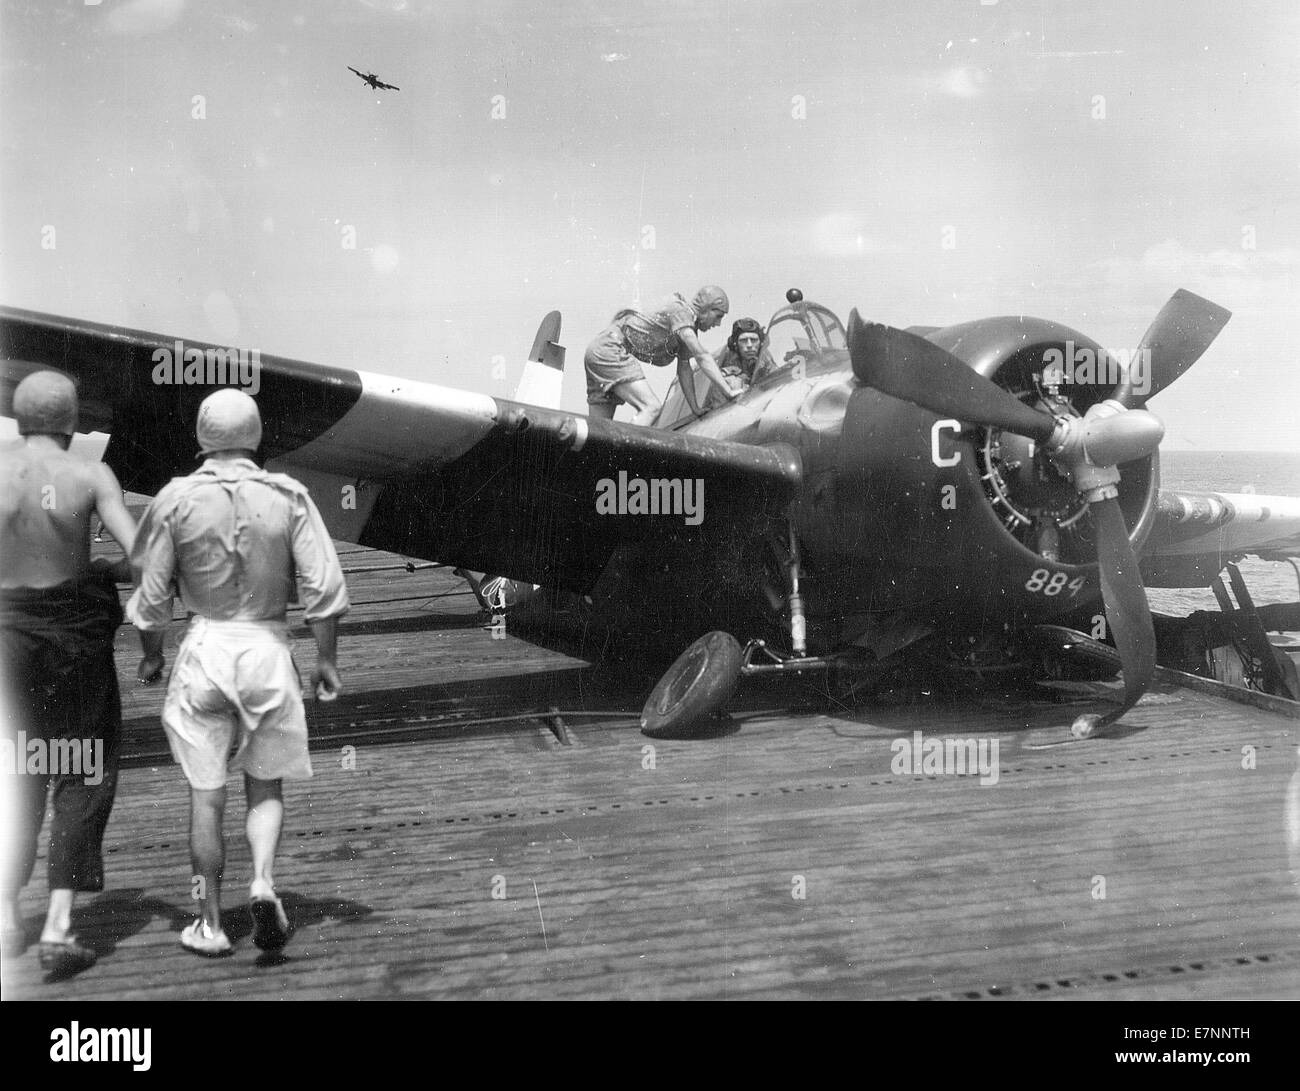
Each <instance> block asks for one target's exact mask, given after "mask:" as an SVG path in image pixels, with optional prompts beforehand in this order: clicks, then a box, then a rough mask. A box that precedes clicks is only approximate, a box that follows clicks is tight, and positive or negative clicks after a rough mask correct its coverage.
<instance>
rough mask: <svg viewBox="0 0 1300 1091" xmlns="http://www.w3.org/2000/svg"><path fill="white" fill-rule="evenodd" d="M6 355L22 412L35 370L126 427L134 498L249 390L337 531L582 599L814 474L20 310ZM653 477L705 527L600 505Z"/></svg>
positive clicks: (746, 523) (783, 457) (95, 419)
mask: <svg viewBox="0 0 1300 1091" xmlns="http://www.w3.org/2000/svg"><path fill="white" fill-rule="evenodd" d="M0 357H2V358H3V360H4V365H3V369H4V370H3V385H2V386H0V411H3V413H4V414H5V415H6V416H11V415H12V396H13V388H14V386H15V385H17V383H18V382H19V381H20V380H21V379H22V378H23V376H25V375H26V374H28V373H30V372H31V371H33V370H37V369H39V368H47V367H48V368H55V369H57V370H60V371H63V372H65V373H66V374H68V375H70V376H71V377H72V378H73V380H74V381H75V382H76V383H77V385H78V391H79V396H80V415H81V419H80V429H81V430H82V431H91V430H95V431H102V432H109V433H111V439H110V441H109V444H108V449H107V451H106V452H105V455H104V458H105V461H106V462H107V463H108V464H109V465H110V466H111V467H112V468H113V470H114V472H115V473H116V474H117V475H118V477H119V479H120V480H121V482H122V485H123V487H124V488H126V489H130V490H133V491H135V492H141V493H146V494H153V493H155V492H157V490H158V489H159V488H161V487H162V485H164V484H165V483H166V482H167V481H168V480H169V479H170V478H172V477H174V476H179V475H182V474H186V473H189V472H190V471H191V470H193V469H194V467H195V465H196V462H195V454H196V443H195V441H194V421H195V418H196V415H197V411H198V406H199V403H200V402H201V401H202V400H203V398H204V397H206V396H207V395H208V394H209V393H211V392H212V390H213V389H215V388H217V387H220V386H223V385H235V386H240V387H242V388H243V389H245V390H247V391H248V392H249V393H251V394H254V396H255V397H256V400H257V403H258V407H259V409H260V410H261V414H262V424H263V437H262V448H261V450H260V452H259V457H260V458H261V459H262V461H263V462H264V464H265V465H266V466H267V468H268V469H271V470H278V471H282V472H285V473H288V474H291V475H292V476H294V477H297V478H298V479H299V480H301V481H302V482H303V483H304V484H306V485H307V486H308V488H309V489H310V490H311V492H312V495H313V498H314V499H315V500H316V503H317V506H318V507H319V508H320V510H321V514H322V516H323V517H324V519H325V522H326V525H327V526H328V527H329V529H330V533H331V534H332V535H333V536H334V537H336V538H339V539H341V540H343V541H349V542H357V543H359V544H362V545H367V546H373V547H375V548H378V549H384V550H389V551H392V552H395V553H401V554H405V555H407V556H411V557H420V558H425V559H429V560H436V561H442V562H445V563H449V564H455V565H459V566H462V567H465V568H472V569H476V570H479V571H486V572H494V573H499V574H501V575H505V576H509V577H511V578H514V579H519V580H525V581H528V582H531V583H541V584H546V585H548V586H552V587H559V588H561V589H566V590H572V591H585V590H586V589H588V588H589V587H590V585H591V584H592V583H594V581H595V579H596V577H597V576H599V574H600V572H601V571H602V570H603V568H604V567H605V565H606V563H607V562H608V561H609V559H610V557H611V556H612V555H613V553H614V551H615V549H617V548H618V547H619V546H620V545H621V544H622V543H624V542H626V541H635V542H636V543H638V545H639V546H641V547H644V546H646V545H647V544H650V545H651V546H653V544H654V543H655V541H656V539H658V538H662V540H663V541H664V543H665V548H666V549H667V548H669V547H672V548H675V549H677V550H681V549H683V548H685V549H688V550H694V549H699V550H700V551H701V552H702V553H704V555H709V554H708V553H707V550H708V549H709V548H710V542H715V541H716V540H717V538H718V536H719V535H722V534H729V535H731V536H732V537H735V536H737V535H745V536H749V537H751V538H752V537H754V536H755V535H757V534H758V533H760V532H761V527H762V526H763V524H764V523H765V521H767V520H768V519H773V520H774V519H776V518H778V517H780V516H781V515H783V514H784V512H785V510H786V509H787V507H788V505H789V503H790V501H791V500H792V499H793V497H794V495H795V492H796V489H797V486H798V483H799V480H800V474H801V470H800V467H799V462H798V456H797V455H796V454H795V452H794V451H793V450H792V449H790V448H788V447H784V446H780V445H778V446H773V447H759V446H752V445H747V444H742V443H733V442H727V441H722V440H710V439H705V438H702V437H697V436H688V435H682V434H680V433H674V432H665V431H661V430H658V429H653V428H641V427H636V426H633V425H627V424H619V423H615V422H613V421H603V420H591V419H588V418H587V417H584V416H581V415H575V414H571V413H565V412H562V411H558V410H553V409H544V408H539V407H534V406H528V405H524V404H521V403H517V402H510V401H506V400H504V399H500V398H493V397H490V396H488V395H485V394H475V393H471V392H467V391H462V390H454V389H451V388H449V387H443V386H435V385H433V384H431V383H424V382H419V381H416V380H411V379H398V378H392V377H388V376H384V375H380V374H374V373H369V372H364V371H353V370H349V369H345V368H337V367H325V366H318V365H313V364H308V363H304V362H301V361H297V360H291V359H286V358H284V357H279V356H273V355H269V354H265V353H253V352H251V351H242V352H237V351H236V350H233V349H229V348H226V347H223V346H217V345H212V344H209V343H206V342H199V341H192V340H188V339H183V340H182V339H178V338H173V337H166V336H163V335H160V334H153V333H145V332H141V331H138V330H128V329H122V328H119V327H114V326H104V325H99V324H96V323H91V322H84V321H80V320H76V319H69V318H59V317H55V316H51V315H45V314H39V313H36V312H32V311H23V310H17V309H13V308H0ZM178 361H179V362H178ZM254 365H255V366H254ZM638 479H639V480H643V481H646V482H647V483H648V485H649V486H650V487H651V489H652V490H653V488H655V486H654V484H653V483H654V482H665V483H668V484H667V485H666V486H665V487H663V488H661V489H660V491H659V493H658V494H657V497H656V499H658V500H660V501H661V503H660V504H659V506H660V507H661V508H668V507H671V506H672V500H673V498H674V493H673V492H672V490H671V483H672V482H674V481H676V482H680V483H682V484H683V485H684V484H685V483H686V482H692V483H695V482H699V483H702V484H701V485H700V486H699V489H702V492H698V491H697V493H696V495H697V498H698V499H702V504H697V507H698V511H697V512H696V513H695V514H697V515H698V516H699V517H700V518H698V519H695V518H694V517H693V516H692V515H691V514H690V513H687V512H685V510H684V508H683V509H682V510H678V511H677V512H676V513H664V512H663V511H661V512H660V514H654V515H651V514H629V513H627V511H628V509H629V508H633V509H634V508H635V504H636V502H635V501H633V503H632V504H627V503H624V504H623V505H622V509H621V510H622V511H623V512H624V513H623V514H617V513H616V514H609V513H604V512H602V511H598V510H597V504H596V497H597V494H598V492H599V493H601V494H602V495H604V496H605V497H606V498H608V497H609V496H610V495H611V489H612V491H613V494H614V495H616V496H621V497H623V498H624V499H626V498H627V497H628V496H629V495H631V494H630V492H629V489H628V487H627V486H628V485H630V486H631V488H632V491H633V492H635V491H637V490H636V486H635V484H634V482H635V481H636V480H638ZM641 495H642V496H644V495H645V493H644V492H642V494H641ZM675 496H676V497H682V496H683V493H682V492H681V491H680V489H679V491H677V492H676V493H675ZM688 519H691V520H692V521H691V522H688V521H687V520H688Z"/></svg>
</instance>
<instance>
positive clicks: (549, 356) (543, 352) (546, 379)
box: [515, 311, 564, 409]
mask: <svg viewBox="0 0 1300 1091" xmlns="http://www.w3.org/2000/svg"><path fill="white" fill-rule="evenodd" d="M559 340H560V312H559V311H552V312H551V313H550V314H548V315H547V316H546V317H545V318H543V319H542V324H541V325H540V326H538V327H537V336H536V337H535V338H533V351H532V352H530V353H529V354H528V361H527V363H525V364H524V373H523V375H522V376H521V377H520V379H519V386H518V388H517V389H516V390H515V401H517V402H523V403H524V404H526V405H539V406H541V407H542V408H543V409H559V408H560V388H561V384H562V383H563V381H564V346H563V345H561V344H560V343H559Z"/></svg>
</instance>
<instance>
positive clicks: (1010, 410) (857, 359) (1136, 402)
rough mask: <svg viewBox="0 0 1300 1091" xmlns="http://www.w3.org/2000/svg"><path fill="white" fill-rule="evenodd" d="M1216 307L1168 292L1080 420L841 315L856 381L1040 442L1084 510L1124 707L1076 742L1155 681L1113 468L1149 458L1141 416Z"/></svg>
mask: <svg viewBox="0 0 1300 1091" xmlns="http://www.w3.org/2000/svg"><path fill="white" fill-rule="evenodd" d="M1229 317H1230V314H1229V312H1228V311H1226V310H1224V308H1222V307H1220V306H1218V305H1217V304H1214V303H1211V302H1210V301H1209V300H1206V299H1202V298H1201V297H1200V296H1197V295H1194V294H1192V293H1191V292H1188V291H1185V290H1181V289H1180V290H1179V291H1177V292H1175V293H1174V295H1173V297H1172V298H1171V299H1170V300H1169V302H1168V303H1166V304H1165V305H1164V307H1162V308H1161V310H1160V313H1159V314H1157V315H1156V318H1155V321H1153V322H1152V323H1151V326H1150V328H1149V329H1148V330H1147V332H1146V334H1145V335H1144V336H1143V338H1142V343H1141V345H1140V346H1139V348H1138V350H1137V354H1136V355H1135V356H1134V358H1133V360H1134V361H1135V364H1131V365H1130V368H1129V370H1128V374H1127V375H1126V376H1125V377H1124V378H1123V380H1122V381H1121V382H1120V384H1119V386H1118V387H1117V388H1116V389H1115V392H1114V394H1113V396H1112V398H1110V399H1108V400H1106V401H1104V402H1100V403H1098V404H1096V405H1094V406H1092V407H1091V408H1090V409H1089V410H1088V412H1087V413H1086V414H1085V415H1084V416H1082V417H1079V416H1061V417H1055V416H1053V415H1052V414H1050V413H1046V412H1043V411H1042V410H1040V409H1036V408H1034V407H1033V406H1029V405H1026V404H1025V403H1024V402H1022V401H1021V400H1020V399H1019V398H1017V397H1016V396H1015V395H1013V394H1010V393H1008V392H1007V391H1005V390H1003V389H1002V388H1001V387H1000V386H998V385H997V384H996V383H994V382H992V381H990V380H989V379H986V378H985V377H984V376H982V375H980V374H979V373H978V372H976V371H974V370H973V369H971V368H970V367H968V366H967V365H966V364H965V363H964V362H963V361H961V360H960V359H958V358H957V357H956V356H953V355H952V354H951V353H949V352H948V351H947V350H945V349H943V348H940V347H939V346H938V345H936V344H934V343H933V342H931V341H927V340H926V339H925V338H923V337H919V336H917V335H916V334H911V333H907V332H905V331H903V330H898V329H893V328H891V327H888V326H881V325H877V324H875V323H866V322H863V321H862V319H861V318H860V317H859V315H858V312H857V311H854V312H853V313H852V315H850V317H849V353H850V357H851V359H852V361H853V373H854V375H855V376H856V377H857V379H858V381H859V382H861V383H863V384H864V385H866V386H869V387H872V388H873V389H875V390H879V391H880V392H881V393H883V394H888V395H890V396H891V397H895V398H899V399H901V400H903V401H907V402H911V403H912V404H914V405H917V406H920V407H921V408H922V409H926V410H929V411H930V412H932V413H938V414H941V415H944V416H948V417H954V418H956V419H958V420H961V421H965V422H967V423H970V424H978V425H984V426H986V427H990V428H998V429H1001V430H1003V431H1006V432H1012V433H1015V434H1017V435H1022V436H1027V437H1029V438H1031V439H1033V440H1036V441H1038V442H1039V443H1040V444H1043V445H1044V447H1045V450H1046V451H1047V453H1048V456H1049V457H1050V458H1051V459H1052V461H1053V462H1054V463H1055V464H1056V465H1057V467H1058V468H1059V469H1060V470H1061V471H1062V472H1064V473H1065V474H1067V475H1068V476H1069V478H1070V479H1071V481H1072V482H1073V483H1074V486H1075V488H1076V489H1077V490H1078V491H1079V492H1080V493H1082V494H1083V496H1084V498H1085V499H1086V500H1087V501H1088V502H1089V504H1090V506H1091V511H1092V516H1093V522H1094V527H1095V529H1096V535H1097V566H1098V569H1099V571H1100V575H1101V594H1102V601H1103V602H1104V603H1105V607H1106V617H1107V620H1108V622H1109V624H1110V629H1111V633H1112V635H1113V637H1114V640H1115V646H1116V648H1117V649H1118V650H1119V654H1120V658H1121V661H1122V663H1123V665H1124V703H1123V705H1122V706H1121V707H1120V708H1118V709H1116V710H1112V711H1108V712H1106V713H1104V714H1100V713H1089V714H1086V715H1084V716H1080V717H1079V718H1078V719H1077V720H1076V721H1075V723H1074V725H1073V728H1072V731H1073V733H1074V734H1075V736H1076V737H1079V738H1084V737H1086V736H1088V735H1090V734H1091V733H1092V732H1093V731H1094V730H1095V729H1096V728H1098V727H1103V726H1105V725H1107V724H1110V723H1113V722H1114V721H1115V720H1118V719H1119V718H1120V717H1121V716H1123V715H1124V713H1125V712H1127V711H1128V710H1129V709H1130V708H1132V707H1133V706H1134V705H1135V704H1137V702H1138V700H1139V698H1141V696H1142V694H1143V693H1144V692H1145V690H1146V688H1147V686H1148V685H1149V684H1150V682H1151V679H1152V677H1153V676H1154V674H1155V664H1156V646H1155V632H1154V629H1153V627H1152V623H1151V611H1150V607H1149V606H1148V604H1147V597H1146V590H1145V588H1143V586H1142V578H1141V575H1140V574H1139V572H1138V560H1137V556H1136V555H1135V554H1134V552H1133V545H1132V543H1131V542H1130V541H1129V536H1128V528H1127V527H1126V526H1125V524H1124V515H1123V512H1122V511H1121V510H1120V506H1119V502H1118V500H1117V499H1116V496H1117V495H1118V490H1117V489H1116V487H1115V486H1116V485H1117V483H1118V482H1119V480H1120V474H1119V470H1118V468H1117V467H1118V466H1120V465H1122V464H1123V463H1125V462H1131V461H1133V460H1134V459H1137V458H1143V457H1146V456H1147V455H1150V454H1151V453H1152V452H1154V451H1155V449H1156V448H1157V447H1158V446H1159V443H1160V440H1161V438H1162V437H1163V435H1164V426H1163V425H1162V424H1161V423H1160V421H1159V420H1158V419H1157V418H1156V417H1155V416H1153V415H1152V414H1150V413H1148V412H1146V411H1145V410H1144V409H1142V406H1144V405H1145V404H1146V402H1147V400H1148V399H1149V398H1151V397H1153V396H1154V395H1155V394H1157V393H1159V392H1160V391H1161V390H1163V389H1164V388H1165V387H1167V386H1169V385H1170V384H1171V383H1173V382H1174V381H1176V380H1177V379H1178V377H1179V376H1181V375H1182V374H1183V373H1184V372H1186V371H1187V370H1188V368H1190V367H1191V366H1192V365H1193V364H1194V363H1196V361H1197V360H1198V359H1200V357H1201V355H1202V354H1203V353H1204V352H1205V350H1206V349H1207V348H1209V346H1210V344H1211V342H1213V340H1214V339H1215V337H1217V336H1218V334H1219V331H1220V330H1222V329H1223V326H1224V324H1225V323H1226V322H1227V321H1228V318H1229Z"/></svg>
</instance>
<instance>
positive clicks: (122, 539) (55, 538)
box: [0, 435, 135, 588]
mask: <svg viewBox="0 0 1300 1091" xmlns="http://www.w3.org/2000/svg"><path fill="white" fill-rule="evenodd" d="M95 514H98V515H99V517H100V518H101V519H103V520H104V524H105V526H107V527H108V530H109V533H111V534H112V535H113V537H114V538H115V539H116V540H117V541H118V544H119V545H121V546H122V548H123V549H124V550H128V551H129V550H130V548H131V543H132V540H133V538H134V529H135V528H134V524H133V522H132V520H131V517H130V515H129V514H128V513H127V511H126V505H125V503H124V501H123V499H122V489H121V486H120V485H119V484H118V482H117V478H116V477H115V476H114V474H113V471H112V470H110V469H109V468H108V467H107V466H105V465H104V464H103V463H102V462H88V461H86V460H85V459H83V458H78V457H76V456H75V455H72V454H70V453H69V452H68V451H66V450H64V449H63V447H62V444H61V443H60V442H59V441H58V440H57V439H55V438H53V437H51V436H43V435H37V436H28V437H27V438H26V439H25V440H22V441H20V442H19V443H18V444H16V445H14V446H13V447H10V448H9V449H7V450H5V451H3V452H0V587H6V588H10V587H53V586H54V585H55V584H59V583H63V582H65V581H67V580H71V579H77V578H78V577H80V576H83V575H85V574H86V573H87V572H88V571H89V569H90V518H91V516H92V515H95Z"/></svg>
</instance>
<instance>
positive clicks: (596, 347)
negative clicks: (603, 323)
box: [582, 322, 645, 405]
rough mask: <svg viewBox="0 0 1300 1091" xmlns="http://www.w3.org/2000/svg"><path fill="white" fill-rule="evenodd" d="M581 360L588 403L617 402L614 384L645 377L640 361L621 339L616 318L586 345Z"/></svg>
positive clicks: (621, 335) (609, 403) (620, 331)
mask: <svg viewBox="0 0 1300 1091" xmlns="http://www.w3.org/2000/svg"><path fill="white" fill-rule="evenodd" d="M582 362H583V363H584V364H585V365H586V368H587V404H588V405H611V404H612V405H619V404H621V403H622V401H623V399H622V398H620V397H619V396H618V395H617V394H615V393H614V387H616V386H617V385H618V384H619V383H626V382H632V381H634V380H636V379H644V378H645V372H644V371H642V370H641V364H640V363H639V362H638V360H637V358H636V357H635V356H633V355H632V354H631V353H630V352H628V350H627V345H625V344H624V343H623V327H622V326H621V325H619V324H618V323H617V322H615V323H614V324H613V325H611V326H608V327H606V328H605V329H604V330H602V331H601V333H600V334H599V335H598V336H597V337H596V339H595V340H594V341H592V343H591V344H590V345H588V346H587V355H586V356H584V357H583V360H582Z"/></svg>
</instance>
